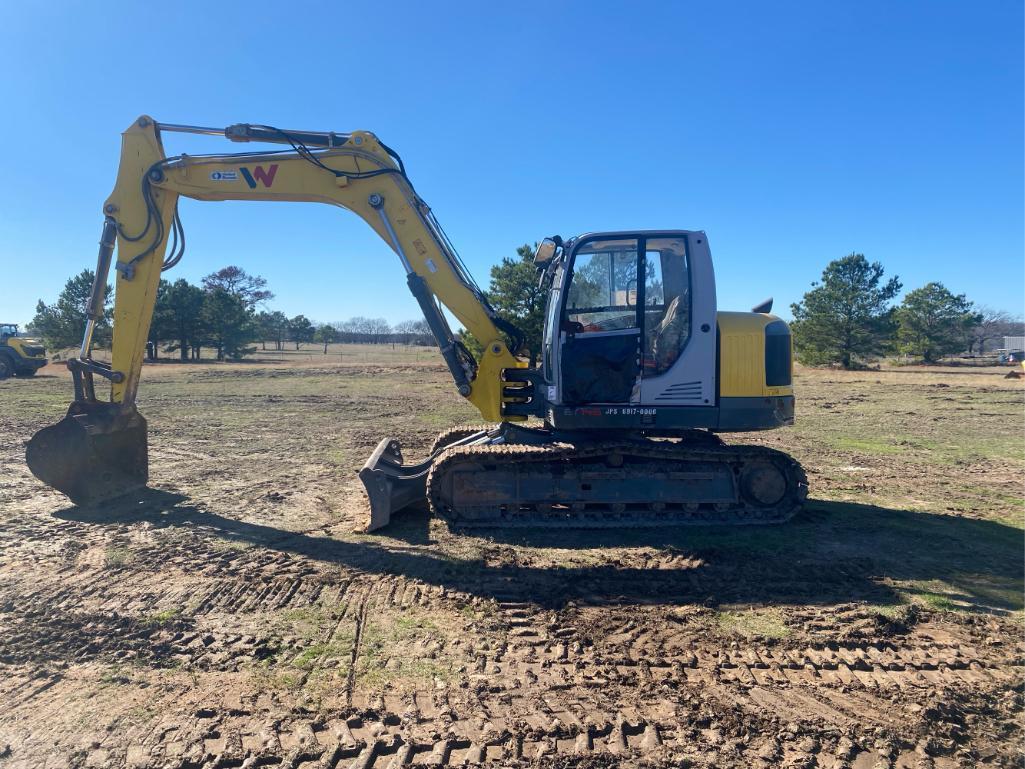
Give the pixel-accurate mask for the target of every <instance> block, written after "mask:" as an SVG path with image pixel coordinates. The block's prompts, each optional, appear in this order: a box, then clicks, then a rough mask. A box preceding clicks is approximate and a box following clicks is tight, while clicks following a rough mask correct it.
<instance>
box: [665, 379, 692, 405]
mask: <svg viewBox="0 0 1025 769" xmlns="http://www.w3.org/2000/svg"><path fill="white" fill-rule="evenodd" d="M701 393H702V382H701V380H700V379H698V380H695V381H693V382H677V383H676V384H673V385H669V387H667V388H666V389H664V390H663V391H662V392H661V393H659V394H658V395H656V396H655V400H656V401H695V402H698V403H700V402H701V401H702V400H703V399H702V397H701Z"/></svg>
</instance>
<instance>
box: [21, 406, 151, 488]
mask: <svg viewBox="0 0 1025 769" xmlns="http://www.w3.org/2000/svg"><path fill="white" fill-rule="evenodd" d="M25 459H26V461H27V462H28V466H29V469H30V470H31V471H32V474H33V475H35V476H36V477H37V478H38V479H39V480H41V481H42V482H43V483H45V484H46V485H48V486H50V487H52V488H54V489H57V490H58V491H60V492H61V493H63V494H65V495H67V497H68V498H69V499H70V500H71V501H72V502H74V503H75V504H76V505H82V506H90V505H96V504H99V503H101V502H105V501H107V500H109V499H113V498H115V497H119V496H123V495H124V494H128V493H130V492H132V491H136V490H138V489H140V488H143V487H144V486H145V485H146V481H147V480H148V476H149V463H148V458H147V446H146V420H145V419H143V417H142V415H141V414H139V412H137V411H135V409H131V410H129V411H127V412H125V411H122V409H121V407H120V406H119V405H118V404H115V403H81V402H75V403H72V404H71V408H70V409H68V413H67V416H65V417H64V419H62V420H61V421H60V422H58V423H57V424H55V425H51V426H50V427H45V428H43V429H42V430H40V431H39V432H37V433H36V434H35V435H34V436H32V439H31V440H30V441H29V442H28V446H27V447H26V449H25Z"/></svg>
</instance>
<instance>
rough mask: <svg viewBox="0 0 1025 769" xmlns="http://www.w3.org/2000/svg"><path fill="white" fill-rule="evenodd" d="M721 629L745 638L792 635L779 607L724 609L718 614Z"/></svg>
mask: <svg viewBox="0 0 1025 769" xmlns="http://www.w3.org/2000/svg"><path fill="white" fill-rule="evenodd" d="M716 624H717V625H718V627H719V630H720V631H722V632H723V633H726V634H727V635H736V636H741V637H743V638H771V639H776V640H779V639H782V638H787V637H788V636H789V635H790V629H789V628H788V627H787V626H786V623H785V622H784V621H783V613H782V612H781V611H780V610H779V609H747V610H746V611H722V612H718V613H717V614H716Z"/></svg>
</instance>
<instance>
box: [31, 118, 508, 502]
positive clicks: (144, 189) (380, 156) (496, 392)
mask: <svg viewBox="0 0 1025 769" xmlns="http://www.w3.org/2000/svg"><path fill="white" fill-rule="evenodd" d="M165 131H177V132H188V133H200V134H214V135H220V136H222V137H224V138H227V139H230V140H232V141H235V142H254V141H255V142H266V143H274V144H285V145H289V147H290V149H289V150H285V151H271V152H266V151H264V152H243V153H235V154H223V155H204V156H200V157H193V156H187V155H179V156H176V157H167V156H166V155H165V153H164V148H163V143H162V141H161V134H162V132H165ZM179 197H188V198H193V199H196V200H263V201H304V202H317V203H328V204H331V205H336V206H340V207H342V208H346V209H348V210H350V211H352V212H354V213H355V214H357V215H358V216H359V217H360V218H362V219H363V220H364V221H365V222H366V223H367V224H369V225H370V227H371V228H373V230H374V231H375V232H376V233H377V234H378V235H379V236H380V237H381V238H382V239H383V240H384V241H385V242H386V243H387V244H388V245H389V247H391V249H392V250H393V251H394V252H395V253H396V254H397V256H398V257H399V260H400V262H401V265H402V267H403V268H404V270H405V272H406V281H407V284H408V285H409V288H410V290H411V291H412V293H413V295H414V296H415V297H416V299H417V301H418V303H419V304H420V307H421V309H422V311H423V313H424V316H425V318H426V320H427V322H428V324H429V326H430V328H431V331H432V333H433V334H434V336H435V338H436V339H437V341H438V345H439V348H440V351H441V354H442V357H443V358H444V359H445V362H446V364H447V366H448V369H449V371H450V372H451V374H452V376H453V379H454V380H455V384H456V387H457V389H458V391H459V393H460V394H461V395H463V396H464V397H466V398H467V399H468V400H469V401H470V402H471V403H472V404H473V405H474V406H475V407H476V408H477V409H478V410H479V411H480V413H481V416H482V417H483V418H484V419H486V420H488V421H491V422H498V421H502V420H506V421H517V420H522V419H523V418H524V417H523V416H522V415H517V414H504V413H503V404H505V403H517V402H521V401H522V399H521V398H518V397H517V390H521V389H522V388H523V387H524V383H522V382H506V381H504V380H503V372H504V371H506V370H510V369H517V368H523V367H525V365H526V364H525V363H524V362H523V361H520V360H518V359H517V358H516V357H515V356H514V355H513V352H511V351H510V350H509V346H508V344H507V342H506V338H505V336H504V335H503V331H505V332H507V333H509V334H511V335H512V336H513V337H514V338H515V335H516V331H515V329H514V328H512V327H511V326H509V324H505V323H504V322H503V321H502V320H501V319H500V318H498V316H497V314H496V313H495V311H494V310H493V309H492V308H491V307H490V305H489V304H488V302H487V299H486V298H485V297H484V295H483V293H482V292H481V290H480V289H479V288H478V287H477V286H476V284H475V283H474V282H473V279H472V278H471V277H470V275H469V274H468V273H467V271H466V270H465V268H464V267H463V266H462V264H461V262H460V260H459V257H458V255H457V253H456V252H455V249H454V248H453V247H452V245H451V243H450V242H449V241H448V239H447V237H446V236H445V234H444V231H443V230H442V228H441V226H440V224H439V223H438V222H437V220H436V219H435V218H434V216H433V214H432V213H431V210H430V208H429V207H428V206H427V204H426V203H425V202H424V201H423V200H422V199H421V198H420V197H419V196H418V195H417V194H416V191H415V190H414V188H413V185H412V184H411V183H410V181H409V179H408V177H407V176H406V173H405V168H404V167H403V164H402V161H401V159H400V158H399V157H398V155H397V154H396V153H395V152H394V151H392V150H391V149H389V148H388V147H387V146H386V145H384V144H383V143H382V142H381V141H380V140H379V139H378V138H377V137H376V136H374V134H372V133H370V132H367V131H354V132H352V133H347V134H338V133H319V132H308V131H284V130H280V129H277V128H273V127H270V126H259V125H249V124H240V125H234V126H230V127H228V128H226V129H211V128H202V127H197V126H182V125H171V124H160V123H157V122H156V121H154V120H153V119H152V118H150V117H148V116H142V117H140V118H139V119H138V120H136V121H135V122H134V123H133V124H132V125H131V126H129V128H128V129H127V130H126V131H125V132H124V134H123V137H122V146H121V162H120V165H119V168H118V174H117V181H116V183H115V185H114V191H113V192H112V193H111V195H110V197H109V198H107V200H106V202H105V203H104V205H103V214H104V224H103V231H102V234H101V238H100V252H99V256H98V259H97V269H96V277H95V282H94V284H93V291H92V296H91V298H90V301H89V306H88V310H87V316H88V321H87V327H86V331H85V334H84V338H83V340H82V348H81V352H80V355H79V357H78V358H76V359H72V360H71V361H69V362H68V367H69V368H70V369H71V371H72V374H73V377H74V381H75V401H74V402H73V403H72V405H71V408H70V409H69V412H68V416H67V417H66V418H65V419H64V420H63V421H62V422H61V423H58V424H57V425H55V426H53V427H50V428H46V429H44V430H42V431H40V432H39V433H38V434H37V435H36V436H35V437H34V438H33V439H32V441H30V443H29V446H28V450H27V458H28V463H29V467H30V468H31V469H32V471H33V472H34V473H35V474H36V475H37V476H38V477H39V478H40V479H42V480H43V481H45V482H46V483H48V484H49V485H51V486H53V487H54V488H57V489H59V490H60V491H63V492H64V493H66V494H67V495H68V496H69V497H71V499H72V500H73V501H75V502H78V503H86V504H87V503H91V502H97V501H102V500H103V499H106V498H109V497H112V496H116V495H119V494H123V493H125V492H126V491H130V490H132V489H133V488H136V487H139V486H142V485H145V483H146V480H147V474H148V468H147V460H146V437H145V436H146V423H145V420H144V419H143V418H142V417H141V415H139V414H138V412H137V411H136V410H135V399H136V394H137V392H138V387H139V378H140V373H141V369H142V363H143V358H144V354H145V345H146V339H147V337H148V334H149V328H150V322H151V321H152V318H153V311H154V305H155V302H156V294H157V286H158V284H159V282H160V274H161V272H162V271H163V270H165V269H168V268H169V267H172V266H174V264H176V263H177V261H178V260H179V259H180V257H181V252H182V251H183V250H184V231H183V230H182V227H181V223H180V220H179V219H178V214H177V207H178V199H179ZM169 240H170V242H171V244H172V247H171V253H170V254H169V255H168V254H167V251H168V241H169ZM115 246H116V254H117V261H116V263H115V264H114V269H115V271H116V274H117V277H116V284H115V296H114V322H113V327H114V332H113V341H112V356H111V363H110V365H109V366H108V365H106V364H103V363H101V362H99V361H94V360H93V359H92V357H91V354H90V351H91V345H92V333H93V328H94V327H95V324H96V322H97V321H98V320H99V318H100V317H101V315H102V312H103V307H104V290H105V286H106V281H107V275H108V273H109V271H110V266H111V261H112V259H113V255H114V253H115ZM441 306H444V307H445V308H446V309H447V310H448V311H449V312H450V313H451V314H452V315H453V316H454V317H455V318H456V319H457V320H458V321H459V322H460V323H461V324H462V325H463V327H465V328H466V329H467V330H468V331H469V332H470V333H471V334H473V335H474V336H475V337H476V338H477V339H478V340H479V341H480V342H481V343H482V345H483V355H482V357H481V359H480V361H476V360H474V358H473V356H472V355H471V354H470V353H469V351H468V350H467V349H466V348H465V347H464V346H463V345H462V344H461V343H460V342H459V341H458V339H457V338H456V336H455V335H454V334H453V332H452V330H451V329H450V327H449V324H448V321H447V320H446V318H445V315H444V313H443V312H442V309H441ZM514 344H515V342H514ZM96 376H99V377H102V378H104V379H107V380H109V382H110V400H109V401H105V400H101V399H98V398H97V397H96V391H95V386H94V377H96Z"/></svg>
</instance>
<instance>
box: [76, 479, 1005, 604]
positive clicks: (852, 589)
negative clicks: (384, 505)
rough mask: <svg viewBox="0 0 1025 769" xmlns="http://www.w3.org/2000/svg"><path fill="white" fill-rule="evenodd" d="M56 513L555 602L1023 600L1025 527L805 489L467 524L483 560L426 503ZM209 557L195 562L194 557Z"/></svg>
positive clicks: (162, 497) (130, 507) (160, 496)
mask: <svg viewBox="0 0 1025 769" xmlns="http://www.w3.org/2000/svg"><path fill="white" fill-rule="evenodd" d="M56 515H57V517H58V518H62V519H65V520H72V521H78V522H82V523H87V524H95V525H98V526H103V525H123V524H131V523H142V522H146V523H150V524H152V525H154V526H156V527H157V528H161V527H186V528H187V529H189V530H190V531H192V532H194V533H196V534H197V535H201V536H202V535H208V536H215V537H220V538H223V539H225V540H229V541H236V542H245V543H248V544H252V545H255V546H258V547H263V548H267V549H271V550H276V551H281V552H287V553H291V554H294V555H298V556H302V557H305V558H309V559H312V560H315V561H320V562H324V563H330V564H336V565H339V566H344V567H347V568H352V569H357V570H360V571H364V572H369V573H378V574H396V575H402V576H405V577H411V578H416V579H420V580H423V581H425V582H427V583H431V584H437V585H442V586H445V587H447V588H450V589H454V590H460V591H464V592H467V593H470V594H473V595H479V596H483V597H493V598H497V599H499V600H529V601H534V602H537V603H540V604H543V605H546V606H553V607H558V606H561V605H563V604H564V603H566V602H567V601H583V602H593V603H606V602H607V603H618V602H620V601H624V602H626V601H630V602H651V603H660V604H664V603H678V604H686V603H695V602H697V603H704V604H706V605H714V604H719V603H723V604H729V603H747V602H749V603H752V604H834V603H841V602H846V601H856V600H863V601H870V602H873V603H892V602H897V601H899V600H900V596H899V595H898V593H897V590H896V585H897V584H899V585H900V587H901V590H903V591H904V592H908V591H910V592H915V591H916V590H920V591H922V592H923V593H925V592H927V591H928V590H929V589H930V588H929V585H930V583H935V582H940V583H943V588H944V592H945V593H947V599H949V600H951V601H955V602H957V603H958V604H960V605H963V607H964V608H968V609H976V610H983V611H996V612H1006V611H1013V610H1018V609H1021V608H1022V597H1021V593H1022V581H1023V577H1025V566H1023V563H1022V558H1021V553H1022V543H1023V533H1022V530H1021V529H1019V528H1016V527H1014V526H1009V525H1006V524H1003V523H1000V522H997V521H986V520H975V519H969V518H963V517H957V516H952V515H942V514H934V513H927V512H916V511H910V510H894V509H887V508H882V507H876V506H872V505H861V504H851V503H844V502H830V501H824V500H812V501H810V502H809V503H808V505H807V507H806V508H805V510H804V511H803V512H802V513H801V514H800V515H799V516H798V517H797V518H795V519H794V520H793V521H791V522H790V523H788V524H785V525H780V526H758V527H754V526H749V527H723V526H693V527H679V528H670V529H627V530H622V531H615V530H608V529H604V530H593V531H586V530H585V531H578V530H524V529H517V530H504V531H503V530H494V531H488V532H487V533H486V534H485V535H484V536H480V535H478V534H477V533H473V534H467V535H466V536H467V537H468V538H473V539H474V540H475V541H476V543H477V544H479V545H480V547H479V548H478V552H479V553H481V555H480V556H479V557H477V558H460V557H457V556H453V555H451V554H448V553H445V552H443V551H441V550H440V549H439V548H438V547H435V546H433V543H432V542H431V540H430V537H429V535H428V529H429V527H428V524H429V521H428V517H427V513H426V512H420V511H416V512H410V513H407V514H404V515H402V516H401V517H399V518H397V520H396V522H395V523H394V524H393V525H392V527H391V528H389V530H388V532H387V533H388V537H387V538H386V537H380V538H376V537H359V538H357V539H354V540H352V541H349V540H344V539H336V538H333V537H326V536H311V535H308V534H302V533H295V532H290V531H286V530H282V529H278V528H274V527H271V526H264V525H260V524H253V523H247V522H245V521H238V520H234V519H232V518H226V517H224V516H223V515H220V514H218V513H215V512H211V511H209V510H204V509H202V508H200V507H197V506H195V505H192V504H189V503H188V502H187V500H186V498H184V497H182V496H181V495H177V494H170V493H167V492H161V491H156V490H147V491H146V492H145V493H144V494H143V495H141V496H140V497H137V498H135V499H133V500H131V501H126V502H122V503H119V504H116V505H113V506H108V507H107V508H106V509H92V510H90V509H85V508H78V507H72V508H68V509H65V510H62V511H60V512H58V513H57V514H56ZM509 545H518V546H525V547H518V548H513V547H509ZM622 547H650V548H655V549H656V555H655V557H654V558H653V560H652V561H650V562H649V564H648V566H647V567H644V568H639V567H637V566H634V565H630V564H624V563H623V562H621V561H620V560H619V557H620V556H621V555H622V554H621V553H620V554H618V555H617V553H616V551H615V550H610V552H609V553H608V554H607V557H605V558H602V554H600V553H599V554H598V556H597V558H595V557H594V553H593V550H594V549H601V548H622ZM531 548H545V549H546V550H545V551H543V552H532V551H531ZM549 548H550V549H554V550H555V551H556V552H554V553H553V551H552V550H550V549H549ZM585 550H587V551H591V552H589V553H584V552H583V551H585ZM630 560H631V561H632V562H633V563H636V562H637V561H636V559H635V558H631V559H630ZM202 567H203V564H202V563H201V562H197V569H198V568H202ZM951 590H952V591H953V592H952V593H951V592H950V591H951Z"/></svg>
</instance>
